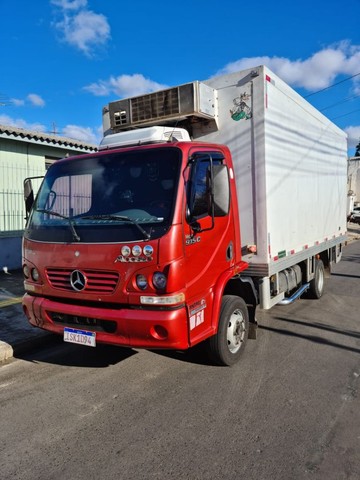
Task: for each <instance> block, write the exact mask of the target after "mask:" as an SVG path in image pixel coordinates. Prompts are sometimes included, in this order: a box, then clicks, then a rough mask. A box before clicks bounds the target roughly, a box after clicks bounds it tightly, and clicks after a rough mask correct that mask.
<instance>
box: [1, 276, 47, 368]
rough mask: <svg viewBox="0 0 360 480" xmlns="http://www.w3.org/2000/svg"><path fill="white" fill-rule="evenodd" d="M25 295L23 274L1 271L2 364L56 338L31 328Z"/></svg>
mask: <svg viewBox="0 0 360 480" xmlns="http://www.w3.org/2000/svg"><path fill="white" fill-rule="evenodd" d="M23 294H24V287H23V274H22V271H21V270H14V271H10V272H9V273H5V272H4V271H0V363H1V362H4V361H5V360H8V359H10V358H12V357H13V356H16V355H17V354H19V353H23V352H24V351H27V350H30V349H33V348H36V347H40V345H41V344H42V343H44V342H46V341H48V340H49V336H50V337H53V335H52V334H50V333H48V332H45V331H44V330H40V329H39V328H34V327H32V326H31V325H30V323H29V322H28V320H27V318H26V316H25V314H24V313H23V310H22V305H21V299H22V296H23Z"/></svg>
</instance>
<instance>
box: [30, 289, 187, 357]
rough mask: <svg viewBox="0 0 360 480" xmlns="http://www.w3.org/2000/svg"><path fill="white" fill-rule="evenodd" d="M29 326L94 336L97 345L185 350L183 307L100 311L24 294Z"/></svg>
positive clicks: (100, 309) (185, 327) (184, 316)
mask: <svg viewBox="0 0 360 480" xmlns="http://www.w3.org/2000/svg"><path fill="white" fill-rule="evenodd" d="M23 309H24V313H25V315H26V316H27V318H28V320H29V322H30V323H31V325H33V326H35V327H39V328H42V329H44V330H48V331H50V332H53V333H56V334H59V335H63V332H64V328H65V327H71V328H78V329H82V330H87V331H95V332H96V342H97V343H107V344H112V345H119V346H126V347H134V348H163V349H181V350H184V349H187V348H189V346H190V345H189V334H188V332H189V329H188V325H189V323H188V315H187V311H186V308H185V306H181V307H179V308H176V309H167V310H164V309H154V308H152V309H144V308H141V309H140V308H139V309H135V308H124V307H123V306H119V308H104V307H89V306H82V305H71V304H67V303H62V302H61V301H55V300H49V299H47V298H43V297H35V296H32V295H29V294H27V293H26V294H25V295H24V297H23Z"/></svg>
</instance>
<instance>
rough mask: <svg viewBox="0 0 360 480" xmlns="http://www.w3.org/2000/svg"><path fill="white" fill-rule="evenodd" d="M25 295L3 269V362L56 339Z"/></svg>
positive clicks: (351, 228) (16, 276)
mask: <svg viewBox="0 0 360 480" xmlns="http://www.w3.org/2000/svg"><path fill="white" fill-rule="evenodd" d="M355 240H360V225H357V224H355V223H349V224H348V243H351V242H353V241H355ZM23 294H24V287H23V275H22V271H21V270H15V271H10V272H8V273H5V272H4V271H0V363H1V362H4V361H6V360H8V359H10V358H12V357H13V356H16V355H17V354H19V353H24V352H25V351H28V350H31V349H34V348H38V347H40V346H41V345H43V344H45V343H47V342H49V340H50V339H51V338H54V335H53V334H51V333H49V332H46V331H44V330H41V329H39V328H34V327H32V326H31V325H30V324H29V322H28V320H27V318H26V316H25V314H24V313H23V310H22V306H21V298H22V296H23Z"/></svg>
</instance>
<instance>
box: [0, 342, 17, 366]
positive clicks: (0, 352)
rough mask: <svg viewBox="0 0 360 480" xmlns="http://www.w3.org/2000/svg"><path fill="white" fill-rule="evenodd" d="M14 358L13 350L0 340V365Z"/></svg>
mask: <svg viewBox="0 0 360 480" xmlns="http://www.w3.org/2000/svg"><path fill="white" fill-rule="evenodd" d="M13 356H14V350H13V348H12V346H11V345H9V344H8V343H6V342H2V341H1V340H0V363H2V362H5V361H6V360H9V359H10V358H12V357H13Z"/></svg>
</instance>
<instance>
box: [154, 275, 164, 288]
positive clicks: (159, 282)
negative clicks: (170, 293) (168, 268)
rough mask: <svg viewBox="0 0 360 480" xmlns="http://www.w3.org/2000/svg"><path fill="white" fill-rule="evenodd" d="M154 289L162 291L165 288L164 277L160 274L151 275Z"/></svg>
mask: <svg viewBox="0 0 360 480" xmlns="http://www.w3.org/2000/svg"><path fill="white" fill-rule="evenodd" d="M153 284H154V287H155V288H157V289H158V290H164V288H165V287H166V276H165V274H164V273H162V272H155V273H154V275H153Z"/></svg>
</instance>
